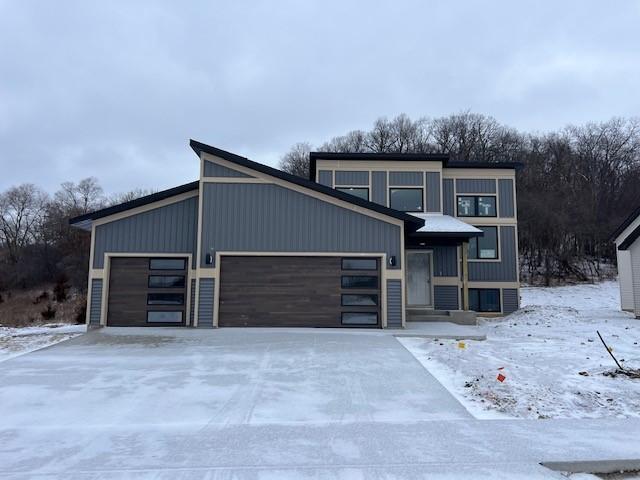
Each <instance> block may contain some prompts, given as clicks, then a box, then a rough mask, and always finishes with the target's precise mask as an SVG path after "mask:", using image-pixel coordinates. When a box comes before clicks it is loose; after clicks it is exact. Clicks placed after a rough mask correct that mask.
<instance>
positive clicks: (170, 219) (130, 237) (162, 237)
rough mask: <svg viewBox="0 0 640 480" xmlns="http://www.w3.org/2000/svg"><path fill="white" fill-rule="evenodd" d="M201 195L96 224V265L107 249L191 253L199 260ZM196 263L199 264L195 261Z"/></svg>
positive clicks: (132, 251) (94, 261) (99, 266)
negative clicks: (198, 236)
mask: <svg viewBox="0 0 640 480" xmlns="http://www.w3.org/2000/svg"><path fill="white" fill-rule="evenodd" d="M197 211H198V197H191V198H188V199H186V200H182V201H180V202H176V203H172V204H170V205H166V206H164V207H159V208H156V209H154V210H149V211H147V212H144V213H139V214H137V215H132V216H130V217H126V218H123V219H121V220H115V221H113V222H110V223H105V224H104V225H98V226H97V227H96V238H95V246H94V258H93V268H103V267H104V254H105V252H114V253H115V252H125V253H191V254H192V255H193V257H194V261H195V252H196V237H197V230H198V215H197ZM194 266H195V264H194Z"/></svg>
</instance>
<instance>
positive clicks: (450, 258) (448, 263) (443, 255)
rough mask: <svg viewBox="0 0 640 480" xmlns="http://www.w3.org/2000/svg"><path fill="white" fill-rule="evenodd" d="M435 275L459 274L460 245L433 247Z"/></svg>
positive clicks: (449, 275) (450, 275) (448, 275)
mask: <svg viewBox="0 0 640 480" xmlns="http://www.w3.org/2000/svg"><path fill="white" fill-rule="evenodd" d="M433 276H434V277H456V276H458V247H455V246H447V247H433Z"/></svg>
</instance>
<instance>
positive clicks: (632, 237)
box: [618, 225, 640, 250]
mask: <svg viewBox="0 0 640 480" xmlns="http://www.w3.org/2000/svg"><path fill="white" fill-rule="evenodd" d="M639 237H640V225H638V226H637V227H636V228H635V229H634V230H633V231H632V232H631V233H629V235H627V236H626V237H625V238H624V239H623V240H622V242H620V245H618V250H627V249H628V248H629V247H630V246H631V245H633V243H634V242H635V241H636V240H637V239H638V238H639Z"/></svg>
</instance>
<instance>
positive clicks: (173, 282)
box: [149, 275, 185, 288]
mask: <svg viewBox="0 0 640 480" xmlns="http://www.w3.org/2000/svg"><path fill="white" fill-rule="evenodd" d="M184 285H185V283H184V275H149V288H184Z"/></svg>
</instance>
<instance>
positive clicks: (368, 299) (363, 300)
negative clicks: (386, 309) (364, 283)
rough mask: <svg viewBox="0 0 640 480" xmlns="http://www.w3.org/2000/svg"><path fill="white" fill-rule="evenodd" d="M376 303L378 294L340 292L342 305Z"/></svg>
mask: <svg viewBox="0 0 640 480" xmlns="http://www.w3.org/2000/svg"><path fill="white" fill-rule="evenodd" d="M377 305H378V295H377V294H369V293H355V294H354V293H348V294H342V306H343V307H369V306H371V307H375V306H377Z"/></svg>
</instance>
